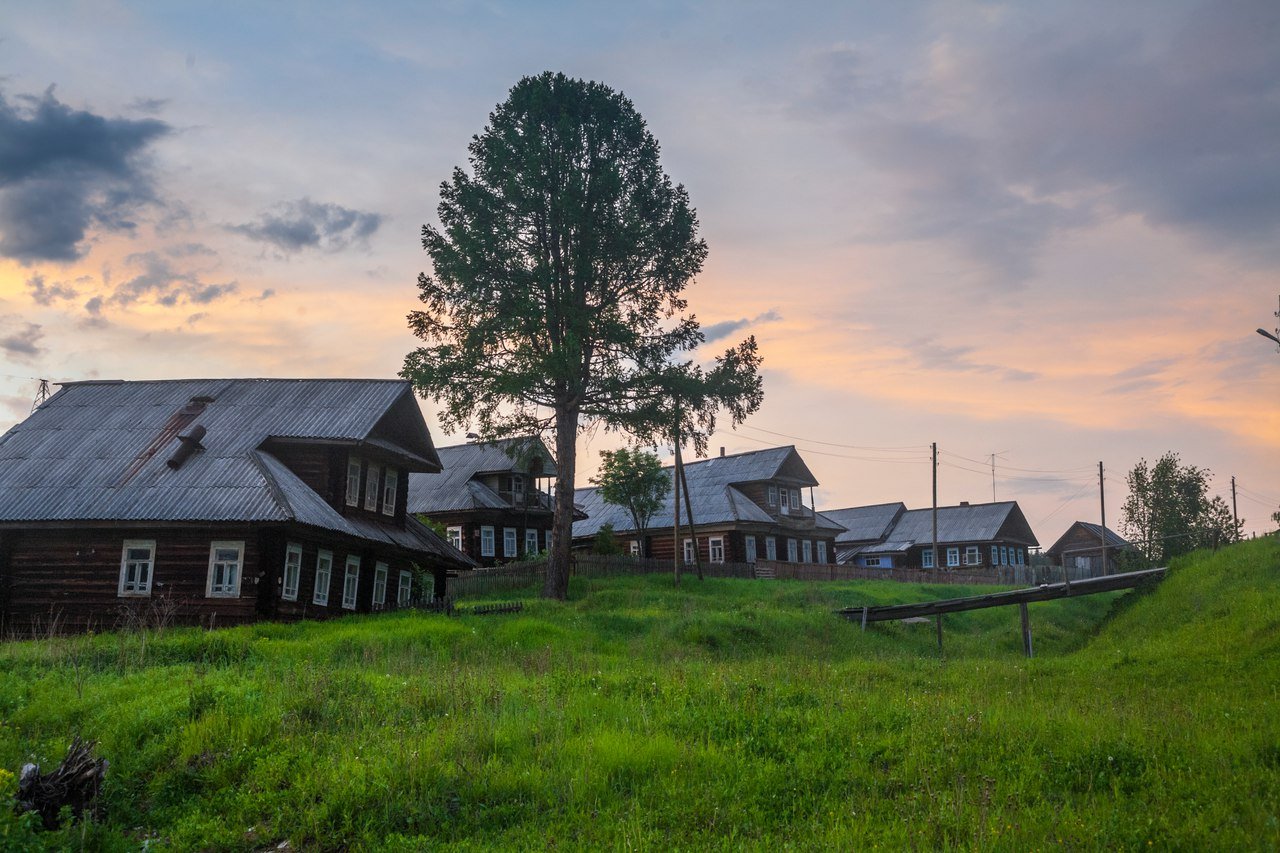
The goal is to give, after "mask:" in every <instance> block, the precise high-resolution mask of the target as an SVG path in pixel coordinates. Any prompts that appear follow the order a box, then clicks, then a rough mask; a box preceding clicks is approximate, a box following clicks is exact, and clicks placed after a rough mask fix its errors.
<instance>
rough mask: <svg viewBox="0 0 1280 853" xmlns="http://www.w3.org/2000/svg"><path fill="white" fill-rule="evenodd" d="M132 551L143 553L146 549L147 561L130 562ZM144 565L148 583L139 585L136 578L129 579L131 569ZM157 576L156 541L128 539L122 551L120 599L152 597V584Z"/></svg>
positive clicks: (117, 587) (119, 584)
mask: <svg viewBox="0 0 1280 853" xmlns="http://www.w3.org/2000/svg"><path fill="white" fill-rule="evenodd" d="M130 549H132V550H135V551H141V550H143V549H146V551H147V559H146V560H130V559H129V551H130ZM138 564H143V565H144V568H143V571H144V572H146V577H147V579H146V582H145V583H138V581H137V578H136V576H135V577H134V578H130V577H129V574H130V572H129V569H130V567H131V566H136V565H138ZM155 574H156V540H154V539H126V540H124V547H123V548H121V549H120V582H119V583H118V584H117V585H116V595H117V596H119V597H120V598H145V597H147V596H149V595H151V582H152V581H153V580H154V579H155Z"/></svg>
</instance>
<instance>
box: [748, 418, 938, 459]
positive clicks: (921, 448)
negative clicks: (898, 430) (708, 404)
mask: <svg viewBox="0 0 1280 853" xmlns="http://www.w3.org/2000/svg"><path fill="white" fill-rule="evenodd" d="M742 427H746V428H747V429H753V430H755V431H756V432H764V433H768V434H769V435H776V436H778V437H780V438H789V439H791V440H792V441H803V442H804V443H805V444H821V445H824V446H826V447H841V448H844V449H845V450H877V451H883V452H885V453H923V452H925V451H927V450H928V449H929V446H928V445H926V444H904V445H897V446H894V447H873V446H870V445H861V444H839V443H837V442H834V441H819V440H818V439H816V438H801V437H800V436H798V435H790V434H788V433H785V432H774V431H773V430H769V429H765V428H764V427H758V426H752V425H751V424H740V425H739V428H742Z"/></svg>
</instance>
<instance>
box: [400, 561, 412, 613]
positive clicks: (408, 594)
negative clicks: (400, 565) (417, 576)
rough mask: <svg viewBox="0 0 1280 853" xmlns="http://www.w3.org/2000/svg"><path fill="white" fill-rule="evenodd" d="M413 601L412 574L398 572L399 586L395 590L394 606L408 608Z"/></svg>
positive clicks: (405, 570)
mask: <svg viewBox="0 0 1280 853" xmlns="http://www.w3.org/2000/svg"><path fill="white" fill-rule="evenodd" d="M412 601H413V572H411V571H409V570H408V569H401V570H400V586H399V587H398V588H397V589H396V606H398V607H408V606H409V604H410V603H411V602H412Z"/></svg>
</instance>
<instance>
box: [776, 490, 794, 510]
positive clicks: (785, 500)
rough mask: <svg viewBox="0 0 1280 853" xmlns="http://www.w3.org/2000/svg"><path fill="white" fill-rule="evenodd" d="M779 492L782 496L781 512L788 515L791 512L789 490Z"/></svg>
mask: <svg viewBox="0 0 1280 853" xmlns="http://www.w3.org/2000/svg"><path fill="white" fill-rule="evenodd" d="M779 492H780V494H781V496H782V511H783V512H785V513H790V512H791V490H790V489H787V488H783V489H779Z"/></svg>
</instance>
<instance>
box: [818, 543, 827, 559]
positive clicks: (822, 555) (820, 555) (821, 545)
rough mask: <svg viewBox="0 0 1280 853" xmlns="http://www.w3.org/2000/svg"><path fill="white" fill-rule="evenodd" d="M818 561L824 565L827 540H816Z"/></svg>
mask: <svg viewBox="0 0 1280 853" xmlns="http://www.w3.org/2000/svg"><path fill="white" fill-rule="evenodd" d="M818 562H819V563H822V564H824V565H825V564H826V562H827V542H826V540H825V539H819V540H818Z"/></svg>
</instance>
